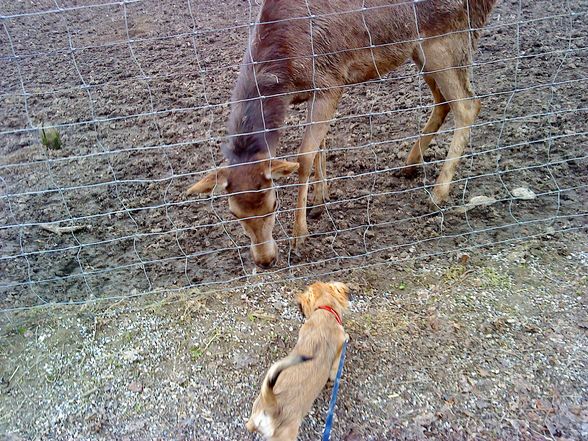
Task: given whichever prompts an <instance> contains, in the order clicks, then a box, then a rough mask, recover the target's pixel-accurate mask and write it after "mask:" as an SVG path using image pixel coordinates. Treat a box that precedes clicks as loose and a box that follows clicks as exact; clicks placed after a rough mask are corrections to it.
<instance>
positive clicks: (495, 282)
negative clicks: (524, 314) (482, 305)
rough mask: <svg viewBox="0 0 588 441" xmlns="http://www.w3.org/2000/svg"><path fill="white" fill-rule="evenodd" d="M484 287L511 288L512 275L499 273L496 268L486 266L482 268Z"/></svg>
mask: <svg viewBox="0 0 588 441" xmlns="http://www.w3.org/2000/svg"><path fill="white" fill-rule="evenodd" d="M482 277H483V286H484V288H494V289H510V287H511V286H512V281H511V280H510V276H509V275H508V274H505V273H499V272H498V271H497V270H496V269H494V268H491V267H486V268H483V269H482Z"/></svg>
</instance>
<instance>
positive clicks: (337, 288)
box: [246, 282, 349, 441]
mask: <svg viewBox="0 0 588 441" xmlns="http://www.w3.org/2000/svg"><path fill="white" fill-rule="evenodd" d="M348 293H349V289H348V288H347V286H346V285H345V284H343V283H340V282H331V283H321V282H317V283H314V284H312V285H311V286H309V287H308V288H307V290H306V291H304V292H303V293H301V294H300V295H299V296H298V303H299V305H300V309H301V310H302V312H303V314H304V316H305V317H306V318H307V320H306V322H305V323H304V325H302V328H300V332H299V334H298V342H297V343H296V346H295V347H294V349H293V350H292V352H291V353H290V355H288V357H286V358H284V359H283V360H280V361H278V362H277V363H275V364H274V365H273V366H272V367H271V368H270V369H269V371H268V373H267V375H266V377H265V379H264V381H263V385H262V387H261V393H260V394H259V396H258V397H257V399H256V400H255V402H254V404H253V410H252V412H251V417H250V418H249V421H248V422H247V424H246V427H247V430H249V431H250V432H259V433H261V434H262V435H263V436H264V438H265V439H266V440H271V441H289V440H295V439H296V437H297V436H298V430H299V428H300V424H301V423H302V419H303V418H304V416H305V415H306V414H307V413H308V411H309V410H310V408H311V407H312V403H314V400H315V399H316V397H317V396H318V394H319V393H320V391H321V390H322V389H323V387H324V386H325V384H326V383H327V380H329V379H330V380H331V381H333V380H334V379H335V376H336V375H337V368H338V364H339V356H340V354H341V348H342V347H343V342H344V341H345V338H346V337H347V335H346V334H345V331H344V330H343V327H342V326H340V325H339V324H338V323H337V320H336V319H335V317H334V316H333V314H332V313H331V312H329V311H325V310H323V309H317V308H319V307H320V306H330V307H331V308H333V309H334V310H335V311H337V313H338V314H339V316H341V315H342V313H343V311H346V310H347V308H348V305H349V299H348ZM309 372H312V375H309Z"/></svg>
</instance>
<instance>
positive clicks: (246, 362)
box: [233, 354, 258, 369]
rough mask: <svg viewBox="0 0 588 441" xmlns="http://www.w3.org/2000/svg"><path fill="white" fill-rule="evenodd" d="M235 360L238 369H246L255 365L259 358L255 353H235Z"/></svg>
mask: <svg viewBox="0 0 588 441" xmlns="http://www.w3.org/2000/svg"><path fill="white" fill-rule="evenodd" d="M233 362H234V363H235V366H236V367H237V369H244V368H246V367H249V366H253V365H255V364H257V362H258V358H257V356H254V355H249V354H235V356H234V357H233Z"/></svg>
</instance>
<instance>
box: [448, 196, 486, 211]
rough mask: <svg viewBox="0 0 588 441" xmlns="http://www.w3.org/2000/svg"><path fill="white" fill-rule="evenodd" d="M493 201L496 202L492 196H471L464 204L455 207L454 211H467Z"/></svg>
mask: <svg viewBox="0 0 588 441" xmlns="http://www.w3.org/2000/svg"><path fill="white" fill-rule="evenodd" d="M494 203H496V199H494V198H493V197H489V196H474V197H473V198H471V199H470V201H469V202H468V203H467V204H466V205H464V206H461V207H457V208H456V209H455V211H456V212H457V213H465V212H466V211H469V210H471V209H472V208H475V207H482V206H487V205H492V204H494Z"/></svg>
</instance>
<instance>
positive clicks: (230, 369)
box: [0, 0, 588, 441]
mask: <svg viewBox="0 0 588 441" xmlns="http://www.w3.org/2000/svg"><path fill="white" fill-rule="evenodd" d="M519 4H520V5H521V8H522V9H521V11H520V15H519V13H518V7H519ZM58 8H62V10H61V11H59V12H51V13H44V12H43V11H57V10H58ZM257 10H258V5H257V4H256V3H255V2H252V4H251V3H250V2H248V1H241V0H215V1H211V0H198V1H188V0H186V1H171V0H161V1H155V0H142V1H135V2H109V1H107V0H100V1H98V0H96V1H89V0H56V1H53V0H38V1H35V2H32V1H22V2H13V1H8V0H0V17H1V18H0V22H1V23H2V28H1V29H0V72H2V75H0V153H1V154H0V435H2V434H4V435H5V436H7V437H8V439H13V440H20V439H27V440H28V439H39V440H41V439H42V440H45V439H59V440H62V439H76V440H78V439H84V440H86V439H88V440H91V439H120V440H123V439H127V440H140V439H198V440H212V439H215V440H216V439H217V440H229V439H231V440H240V439H252V438H251V437H250V436H249V435H247V434H246V433H245V431H244V426H243V424H244V419H245V418H246V417H247V416H248V412H249V410H250V406H251V403H252V400H253V398H254V396H255V394H256V393H257V391H258V387H259V383H260V380H261V378H262V377H263V374H264V372H265V370H266V369H267V368H268V366H269V365H270V364H271V363H272V362H273V361H275V360H276V359H278V358H280V357H281V356H283V355H284V354H286V353H287V351H288V348H290V347H292V345H293V344H294V341H295V338H296V332H297V329H298V328H299V326H300V324H301V322H302V319H301V317H300V316H299V314H298V312H297V308H296V306H295V305H294V304H293V296H294V294H295V292H296V291H297V290H300V289H302V288H303V286H304V285H305V284H306V283H308V282H309V281H311V280H314V279H324V280H327V279H331V278H334V279H339V280H344V281H347V282H349V283H350V284H351V285H352V286H353V288H354V293H355V299H354V301H353V306H352V308H351V311H350V312H349V314H348V315H347V316H346V317H345V319H344V320H345V326H346V328H347V330H348V332H349V334H350V335H351V337H352V341H351V343H350V347H349V354H348V359H347V361H346V365H345V373H344V376H343V380H342V385H341V392H340V398H339V401H338V408H337V414H336V419H335V425H334V433H333V439H337V440H338V439H343V440H347V441H352V440H364V439H369V440H384V439H407V440H418V439H456V440H460V439H490V440H505V439H520V440H544V439H545V440H554V439H557V440H565V439H573V440H582V439H588V401H587V400H588V398H587V397H588V391H587V389H588V367H587V362H588V356H587V355H588V354H587V351H588V341H587V339H586V337H587V336H586V330H587V326H588V325H587V324H588V318H587V316H586V307H587V305H588V298H587V297H586V292H587V291H588V290H587V284H588V282H587V273H588V268H587V265H588V256H587V254H586V250H587V249H588V237H587V231H586V225H587V223H586V214H587V210H586V208H587V203H586V202H587V201H588V191H587V176H588V173H587V171H588V166H587V162H588V161H587V159H588V157H587V151H588V150H587V148H586V145H587V140H588V132H586V120H587V115H586V110H587V109H588V94H587V93H586V91H587V89H588V88H587V84H586V81H587V80H586V78H587V74H588V25H587V23H588V22H587V21H586V14H587V13H588V2H587V1H585V0H569V1H563V0H561V1H549V0H537V1H534V2H519V1H517V0H503V1H501V2H499V4H498V6H497V7H496V9H495V11H494V12H493V14H492V16H491V19H490V20H489V24H488V27H487V29H486V30H485V31H484V32H483V33H482V37H481V40H480V44H479V48H478V50H477V53H476V54H475V65H474V66H473V83H474V88H475V90H476V92H477V95H478V96H479V98H480V99H481V101H482V106H483V109H482V112H481V114H480V117H479V119H478V121H477V123H476V126H475V127H474V128H473V131H472V142H471V146H470V147H469V148H468V149H467V150H466V153H465V154H466V157H465V158H464V159H463V160H462V163H461V166H460V168H459V170H458V173H457V175H456V179H457V182H456V183H455V184H454V186H453V189H452V192H451V199H450V201H449V202H448V203H447V205H445V206H443V207H441V209H433V208H432V207H431V205H430V203H429V197H428V193H427V190H428V188H427V186H428V185H431V184H432V183H433V182H434V180H435V178H436V176H437V174H438V171H439V161H441V160H443V159H444V158H445V155H446V151H447V146H448V144H449V143H450V140H451V131H450V129H451V127H452V121H451V117H449V118H448V122H447V123H446V125H445V126H444V128H445V129H446V130H447V131H446V132H444V133H442V134H440V135H438V136H437V139H436V141H435V142H434V144H433V146H432V147H431V148H430V149H429V150H428V152H427V155H426V157H425V160H426V161H427V163H426V166H425V167H424V170H422V171H421V173H420V175H419V176H418V177H417V178H415V179H406V178H404V177H402V176H400V174H399V173H398V171H399V168H400V167H402V166H403V164H404V159H405V157H406V154H407V153H408V151H409V149H410V147H411V145H412V144H413V143H414V140H415V139H416V137H417V136H418V134H419V131H420V128H421V127H422V126H423V125H424V123H425V121H426V118H427V116H428V113H429V112H430V105H431V102H432V101H431V97H430V92H429V91H428V89H427V87H426V85H425V83H424V82H423V80H422V78H419V76H418V75H417V74H416V71H415V68H414V67H413V66H412V65H410V64H406V65H403V66H401V67H400V68H399V69H398V70H396V71H394V72H393V73H391V74H390V75H388V76H387V77H386V79H385V80H384V81H382V82H376V83H373V84H366V85H360V86H354V87H352V88H350V89H349V90H348V91H347V93H346V94H345V96H344V98H343V100H342V102H341V105H340V107H339V109H338V114H337V121H335V122H334V123H333V125H332V128H331V130H330V132H329V135H328V138H327V144H328V148H329V153H328V156H327V157H328V174H329V179H330V184H331V195H330V196H331V201H330V203H329V204H328V211H327V213H325V215H323V216H322V218H321V219H320V220H317V221H311V222H309V227H310V232H311V238H310V239H309V240H308V241H307V243H306V245H305V247H304V249H303V251H302V253H301V254H300V255H295V254H293V253H290V252H289V251H288V240H289V234H290V232H291V223H292V217H293V216H292V207H293V200H294V193H295V187H294V186H293V185H291V184H294V183H295V181H294V180H293V179H288V180H285V181H283V184H284V187H282V188H281V189H280V191H279V194H280V199H281V208H280V214H279V217H278V224H277V226H276V229H275V232H274V236H275V237H276V239H277V240H278V243H279V246H280V250H281V258H280V261H279V262H278V265H277V267H276V268H273V269H272V270H270V271H266V272H263V273H262V272H260V273H258V272H257V270H256V269H255V267H254V265H253V263H252V261H251V258H250V255H249V252H248V239H247V238H245V236H244V234H243V233H242V231H241V228H240V226H239V225H238V224H237V223H236V222H235V221H234V220H233V218H232V217H231V216H230V214H229V212H228V210H227V206H226V205H227V204H226V200H225V198H224V197H222V196H220V197H218V198H213V199H207V198H206V199H205V198H196V199H188V198H187V197H186V196H185V194H184V191H185V189H186V188H187V187H188V186H189V185H190V184H191V183H192V182H194V181H195V180H197V179H199V177H201V176H202V175H203V173H205V172H206V171H207V170H209V169H211V168H212V167H214V166H215V165H218V164H219V163H220V161H221V155H220V144H221V142H222V139H223V136H225V134H226V133H225V122H226V119H227V116H228V113H229V107H228V105H227V101H228V100H229V97H230V93H231V89H232V87H233V84H234V82H235V79H236V76H237V72H238V69H239V63H240V61H241V57H242V54H243V50H244V47H245V44H246V41H247V35H248V26H247V24H248V23H249V22H251V21H252V19H253V18H254V17H255V14H256V12H257ZM517 23H518V24H517ZM304 110H305V109H304V107H303V106H296V107H294V108H293V109H292V111H291V112H290V114H289V117H288V120H287V126H286V127H285V129H284V130H283V136H282V141H281V144H280V150H279V152H278V153H279V154H280V155H287V154H292V153H293V152H294V151H295V149H296V147H297V146H298V144H299V142H300V138H301V134H302V128H301V127H300V124H301V122H302V121H303V118H304ZM41 125H46V126H56V127H57V129H58V130H59V133H60V134H61V137H62V140H63V146H62V148H61V149H59V150H48V149H46V148H45V147H44V146H43V145H42V144H41V142H40V136H39V130H38V129H39V127H41ZM520 188H523V189H528V190H530V191H532V192H533V193H534V194H535V196H536V197H534V198H531V199H521V198H517V197H515V196H514V194H515V193H516V192H515V190H516V189H520ZM476 196H486V197H492V198H494V199H495V200H496V202H495V203H493V204H491V205H489V206H482V207H476V208H473V209H471V210H467V211H466V210H464V208H465V207H466V206H467V203H468V201H469V200H470V199H471V198H473V197H476ZM46 223H53V225H59V226H72V225H74V226H78V227H82V229H81V230H79V231H76V232H74V233H67V234H62V235H58V234H55V233H54V232H51V231H47V230H46V229H44V228H42V224H46ZM464 254H466V255H467V256H469V259H463V258H462V256H463V255H464ZM460 258H462V259H461V260H460ZM466 260H467V261H466ZM460 262H461V263H460ZM146 293H149V294H146ZM329 392H330V390H329V389H325V391H324V392H323V393H322V394H321V396H320V397H319V399H318V401H317V403H316V404H315V406H314V407H313V410H312V412H311V414H310V415H309V416H308V417H307V418H306V419H305V422H304V425H303V427H302V432H301V439H306V440H310V439H317V438H318V437H319V434H320V431H321V430H322V427H323V424H324V416H325V412H326V408H327V405H328V399H329Z"/></svg>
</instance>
